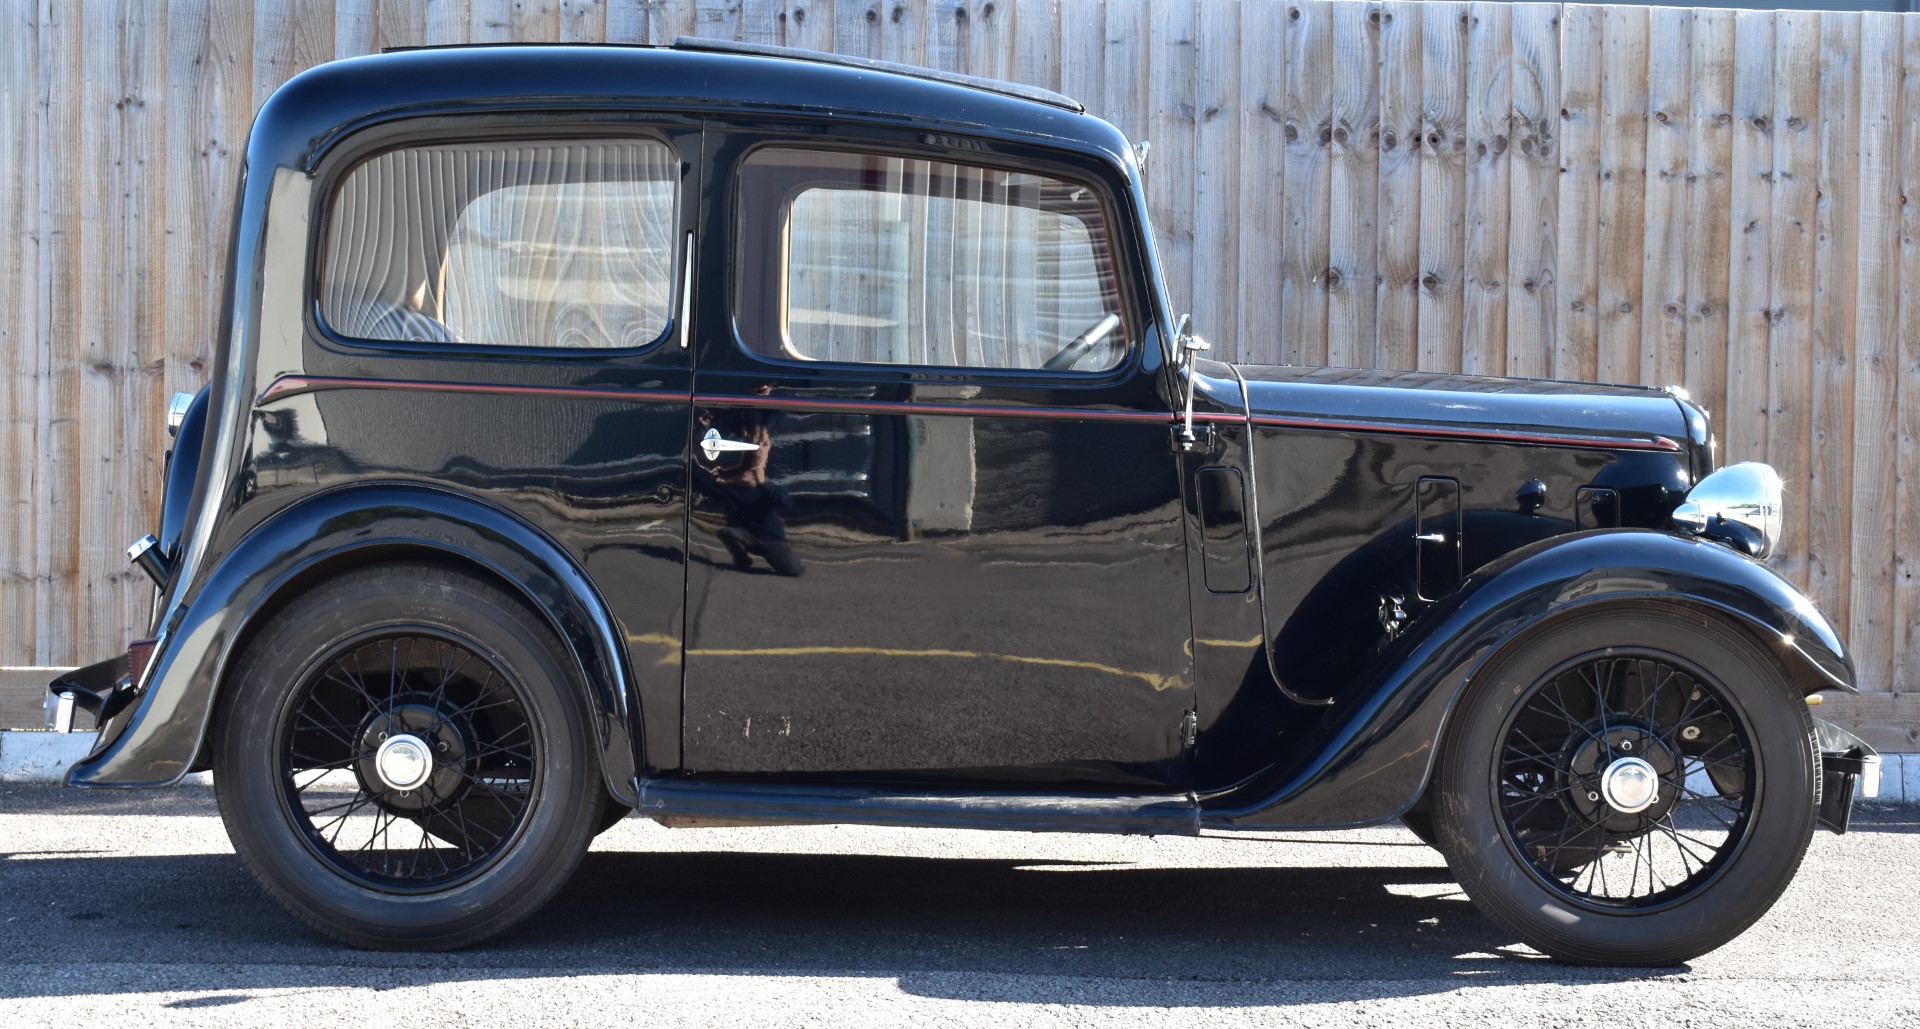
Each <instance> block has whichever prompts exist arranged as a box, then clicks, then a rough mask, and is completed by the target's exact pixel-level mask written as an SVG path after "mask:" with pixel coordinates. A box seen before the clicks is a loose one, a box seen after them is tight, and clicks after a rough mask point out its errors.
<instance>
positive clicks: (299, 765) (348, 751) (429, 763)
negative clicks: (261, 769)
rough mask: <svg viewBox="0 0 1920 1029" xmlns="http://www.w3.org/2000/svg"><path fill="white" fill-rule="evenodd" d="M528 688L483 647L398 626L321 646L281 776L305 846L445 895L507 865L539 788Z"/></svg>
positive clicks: (287, 723) (294, 708)
mask: <svg viewBox="0 0 1920 1029" xmlns="http://www.w3.org/2000/svg"><path fill="white" fill-rule="evenodd" d="M535 729H536V727H535V725H534V723H533V721H532V705H531V703H530V700H529V697H528V695H527V691H526V689H525V687H524V686H523V685H522V684H520V683H519V682H518V681H517V680H516V679H515V678H514V677H513V676H512V675H511V673H509V672H508V671H507V670H506V669H505V668H504V667H503V664H502V662H500V661H499V660H497V659H495V658H493V657H491V656H490V655H488V654H487V653H486V651H485V650H484V649H483V648H482V647H480V646H479V645H478V644H476V643H474V642H473V641H471V640H467V639H465V638H462V637H460V636H458V635H455V634H453V633H450V632H447V631H445V630H441V629H433V628H427V627H424V626H391V627H383V628H381V629H378V630H375V631H372V632H369V633H364V634H361V635H357V636H355V637H352V638H350V639H347V640H345V641H343V642H341V643H340V644H338V645H337V646H335V647H333V648H331V649H329V650H327V651H326V652H324V653H322V654H320V655H318V656H317V657H316V658H315V659H314V660H313V661H312V662H311V663H310V664H309V665H308V666H307V668H306V671H305V672H304V674H302V675H301V676H300V678H299V680H298V681H297V683H296V685H295V688H294V689H293V690H292V691H291V692H290V693H289V694H288V699H287V703H286V706H285V708H284V709H283V714H282V717H281V719H280V728H279V739H278V767H277V769H276V772H277V780H278V783H279V788H280V791H281V796H282V801H283V804H284V807H285V810H286V813H287V815H288V817H289V818H290V819H291V820H292V822H293V824H294V826H295V828H296V829H298V830H299V833H300V835H301V837H302V839H303V842H304V843H305V844H306V846H307V847H308V848H309V849H310V850H311V851H312V852H313V853H314V855H315V856H317V857H319V858H320V859H321V860H322V861H323V862H324V863H325V864H326V865H327V866H328V867H330V868H331V869H332V870H333V871H334V872H336V873H337V874H339V875H341V876H343V877H345V878H347V879H348V880H350V881H352V882H354V883H356V884H358V885H362V886H365V887H369V888H373V889H378V890H383V891H388V892H399V893H406V892H426V891H434V890H441V889H445V888H447V887H450V886H453V885H457V884H458V883H461V882H463V881H466V880H468V879H471V878H472V877H474V876H475V875H478V874H480V873H481V872H483V871H484V870H485V869H486V868H487V867H488V866H489V865H491V864H492V863H493V862H494V861H496V860H497V859H498V858H499V857H500V856H501V855H502V854H504V853H505V852H506V851H507V850H508V848H510V847H511V846H512V843H513V841H514V839H515V837H516V835H517V834H518V833H519V832H520V830H521V828H522V827H523V826H524V824H525V823H526V821H527V816H528V814H529V811H530V810H531V808H532V805H533V802H534V798H535V796H537V793H538V791H537V785H538V783H537V781H536V780H537V777H538V775H539V768H540V758H541V755H540V752H539V748H540V734H539V733H538V732H536V731H535Z"/></svg>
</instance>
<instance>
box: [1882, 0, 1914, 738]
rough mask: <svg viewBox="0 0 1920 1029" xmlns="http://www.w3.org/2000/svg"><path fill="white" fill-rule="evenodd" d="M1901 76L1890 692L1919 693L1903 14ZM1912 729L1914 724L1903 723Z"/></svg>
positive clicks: (1909, 38)
mask: <svg viewBox="0 0 1920 1029" xmlns="http://www.w3.org/2000/svg"><path fill="white" fill-rule="evenodd" d="M1901 28H1902V33H1901V36H1902V39H1901V44H1902V45H1901V78H1900V99H1899V102H1900V120H1899V126H1898V128H1899V133H1900V163H1899V169H1900V171H1899V181H1900V187H1899V188H1900V198H1899V199H1900V206H1899V214H1900V287H1899V288H1900V318H1899V324H1898V329H1899V340H1900V346H1899V364H1900V367H1899V375H1900V382H1899V394H1898V398H1897V399H1898V404H1899V424H1898V427H1897V428H1896V430H1895V434H1894V442H1895V444H1896V449H1897V451H1898V457H1897V465H1896V474H1895V478H1894V482H1895V484H1896V486H1897V488H1898V493H1897V495H1896V497H1895V508H1896V510H1895V516H1894V539H1896V540H1899V541H1900V542H1901V545H1897V546H1895V547H1894V550H1893V563H1894V583H1893V625H1894V639H1893V650H1894V666H1893V677H1892V680H1891V681H1890V682H1889V683H1888V684H1887V688H1888V689H1890V690H1896V691H1901V692H1909V693H1911V692H1920V576H1916V575H1915V574H1914V571H1915V564H1916V562H1915V560H1914V558H1913V557H1911V556H1909V555H1910V554H1911V552H1912V549H1913V548H1912V547H1911V546H1910V545H1908V541H1911V540H1915V539H1920V18H1912V17H1908V18H1902V19H1901ZM1909 728H1912V727H1909Z"/></svg>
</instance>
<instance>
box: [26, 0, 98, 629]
mask: <svg viewBox="0 0 1920 1029" xmlns="http://www.w3.org/2000/svg"><path fill="white" fill-rule="evenodd" d="M79 19H80V12H79V11H77V10H75V9H73V8H71V7H68V6H66V5H64V4H55V3H45V4H43V5H42V6H41V8H40V43H41V46H40V95H41V96H42V97H43V98H44V103H45V104H46V115H45V118H44V120H43V121H42V123H41V126H42V138H43V140H44V141H45V143H44V146H43V147H42V149H41V151H40V262H41V263H40V280H41V287H40V293H39V300H40V304H39V311H38V312H37V322H38V333H39V346H40V351H41V352H40V358H39V366H40V377H39V379H40V381H39V385H40V388H39V390H38V392H37V396H36V398H35V399H36V402H37V404H38V406H37V408H36V414H35V422H36V424H35V427H34V433H35V437H36V442H37V445H38V447H39V458H40V467H39V469H38V471H37V474H36V475H35V477H34V489H33V494H34V511H35V513H36V517H35V520H34V527H33V528H34V569H33V578H34V617H35V620H36V622H37V624H38V625H39V628H40V632H39V635H38V637H37V638H36V640H35V644H34V661H33V663H35V664H53V663H55V662H62V663H64V662H67V661H71V660H74V659H75V658H74V657H73V655H77V654H78V653H79V652H80V650H79V647H77V646H76V645H75V642H76V641H75V638H74V637H75V633H74V626H75V622H76V620H77V619H79V618H81V617H85V618H94V617H96V616H95V615H94V614H93V613H92V612H94V611H97V610H99V609H100V605H99V603H98V600H99V598H98V596H97V594H96V592H95V591H96V590H97V589H98V588H99V586H98V584H94V583H83V582H80V581H78V573H79V551H78V532H79V525H78V522H77V514H76V509H77V508H79V507H81V506H83V505H85V504H88V503H90V502H91V501H92V500H93V498H92V497H89V496H86V495H84V494H82V492H81V487H80V483H81V481H82V480H81V476H80V465H81V463H82V462H83V461H84V460H85V458H84V457H83V456H82V452H81V450H80V449H79V442H80V439H79V434H78V432H77V428H76V423H77V422H78V421H79V419H75V418H71V417H64V416H63V413H71V412H73V411H78V410H82V408H81V406H80V404H81V394H80V375H79V371H78V368H77V365H79V364H80V363H81V361H82V360H83V359H84V353H85V349H86V346H87V344H86V341H85V338H84V336H83V331H84V330H83V328H82V327H81V325H80V324H79V322H78V320H77V319H76V318H75V317H74V315H75V312H76V311H77V305H78V303H79V296H80V266H81V253H80V251H81V238H82V236H83V235H84V232H83V227H82V225H81V224H80V219H81V203H80V195H79V194H80V189H81V184H82V179H83V178H85V177H87V171H86V169H85V168H84V167H83V160H84V158H83V155H82V148H83V145H84V141H85V140H86V139H87V138H88V136H89V133H88V131H87V129H88V128H89V126H88V125H87V124H84V122H85V121H86V116H85V113H84V112H86V110H87V107H88V102H87V97H86V96H85V95H84V94H83V93H82V82H83V81H84V79H83V73H82V69H81V62H80V55H81V52H82V49H83V47H84V43H85V38H84V36H83V35H82V30H81V26H80V24H79ZM83 612H84V614H83Z"/></svg>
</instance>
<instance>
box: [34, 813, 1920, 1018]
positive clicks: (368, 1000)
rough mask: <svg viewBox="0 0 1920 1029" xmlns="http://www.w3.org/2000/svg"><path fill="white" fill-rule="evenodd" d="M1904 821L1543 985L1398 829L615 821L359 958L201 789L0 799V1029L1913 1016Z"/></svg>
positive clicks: (1916, 972)
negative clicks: (1640, 963)
mask: <svg viewBox="0 0 1920 1029" xmlns="http://www.w3.org/2000/svg"><path fill="white" fill-rule="evenodd" d="M1916 868H1920V811H1916V810H1915V809H1913V808H1893V809H1888V808H1881V809H1878V810H1868V812H1867V814H1866V817H1865V818H1864V819H1860V820H1857V821H1856V827H1855V832H1854V833H1852V834H1850V835H1848V836H1845V837H1834V836H1831V835H1827V834H1824V833H1822V834H1820V835H1819V836H1817V837H1816V838H1815V840H1814V844H1813V849H1812V851H1811V852H1810V854H1809V856H1808V859H1807V864H1806V866H1805V868H1804V869H1803V870H1802V872H1801V874H1800V877H1799V879H1798V880H1796V882H1795V883H1794V885H1793V887H1792V889H1791V890H1790V891H1789V892H1788V893H1787V895H1786V897H1785V898H1784V899H1783V900H1782V902H1781V903H1780V904H1779V905H1778V906H1777V907H1776V908H1775V909H1774V911H1773V912H1772V913H1771V914H1770V915H1769V916H1768V917H1767V918H1766V919H1764V920H1763V921H1762V922H1761V923H1760V924H1758V925H1757V926H1755V927H1754V928H1753V929H1751V930H1749V931H1748V932H1747V933H1746V934H1745V935H1744V936H1742V937H1741V938H1740V939H1738V940H1736V941H1735V942H1734V943H1732V944H1731V945H1729V946H1727V947H1725V948H1723V949H1722V950H1720V951H1718V952H1716V953H1713V954H1709V955H1707V956H1705V957H1703V958H1700V959H1699V960H1697V961H1695V962H1694V963H1693V964H1692V965H1690V966H1687V967H1682V968H1676V969H1670V970H1662V971H1655V972H1647V971H1613V970H1599V969H1572V968H1566V967H1562V966H1559V965H1555V964H1552V963H1550V962H1547V961H1545V960H1543V959H1541V958H1540V957H1538V956H1537V955H1534V954H1533V953H1532V952H1530V951H1528V950H1526V949H1525V948H1523V947H1520V946H1518V945H1517V944H1515V943H1514V942H1513V941H1512V940H1511V939H1508V938H1505V937H1503V935H1502V934H1501V933H1500V932H1499V931H1498V930H1497V929H1495V928H1494V927H1493V926H1492V925H1491V924H1490V923H1488V922H1487V921H1486V920H1484V919H1482V918H1481V917H1480V916H1479V915H1478V914H1477V913H1475V912H1474V910H1473V909H1472V908H1471V907H1470V906H1469V904H1468V903H1467V901H1466V900H1465V899H1464V898H1463V897H1462V896H1461V895H1460V894H1459V892H1458V888H1457V887H1456V886H1455V885H1454V884H1453V883H1452V882H1451V880H1450V877H1449V875H1448V872H1447V870H1446V868H1445V866H1444V864H1443V863H1442V862H1441V861H1440V859H1439V856H1438V855H1437V854H1435V853H1434V852H1432V851H1430V850H1428V849H1427V848H1425V847H1423V846H1421V845H1420V844H1419V843H1418V842H1417V841H1415V840H1414V838H1413V837H1412V836H1411V835H1410V834H1408V833H1406V832H1404V831H1402V830H1400V829H1398V828H1393V829H1376V830H1366V831H1357V832H1342V833H1333V834H1322V835H1306V834H1299V835H1294V834H1287V835H1274V836H1271V837H1266V838H1260V839H1248V838H1231V839H1201V840H1188V839H1144V838H1110V837H1089V836H1058V835H1034V834H1024V833H982V832H964V831H907V830H886V829H864V828H846V827H825V828H806V829H663V828H659V827H657V826H654V825H652V824H651V823H647V822H642V821H639V820H632V819H630V820H628V821H627V822H626V823H625V824H623V825H621V826H619V827H618V828H616V829H615V830H613V831H612V832H610V833H608V834H607V835H605V836H603V837H602V838H601V839H600V841H599V842H598V843H597V844H596V846H595V848H594V850H593V852H592V853H591V854H590V855H589V856H588V858H587V861H586V864H585V865H584V866H583V868H582V869H581V874H580V875H579V876H578V877H577V878H576V879H575V880H574V882H573V883H572V885H571V886H570V887H569V888H568V889H567V890H566V891H565V892H563V893H562V894H561V895H560V897H559V899H558V900H557V901H556V902H555V903H554V904H553V905H552V906H550V907H549V908H548V909H547V910H546V911H544V912H543V913H541V914H540V915H538V916H536V918H535V919H534V920H533V921H532V922H530V923H528V924H527V925H525V926H523V927H522V928H521V929H520V930H519V931H517V932H516V933H514V934H512V935H511V936H510V937H509V938H507V939H505V940H502V941H498V942H496V943H493V944H489V945H486V946H483V947H481V948H478V949H474V950H469V951H463V952H460V953H457V954H428V955H415V954H400V955H391V954H368V953H361V952H357V951H352V950H347V949H345V948H341V947H337V946H333V945H331V944H328V943H326V942H323V941H321V940H320V939H318V938H316V937H314V936H313V935H311V934H310V933H308V932H307V931H306V930H305V929H303V928H302V927H301V926H300V925H298V924H297V923H295V922H294V920H293V919H291V918H290V917H288V916H286V915H284V914H283V913H282V912H281V911H280V909H279V908H278V907H276V906H275V905H274V904H273V903H272V902H271V901H269V900H268V899H267V898H266V897H265V896H264V895H263V894H261V892H260V891H259V890H258V889H257V888H256V887H255V886H254V884H253V882H252V880H251V879H249V878H248V877H247V875H246V873H245V871H244V870H242V869H241V868H240V866H239V863H238V862H237V860H235V858H234V857H233V855H232V852H231V850H230V849H229V848H228V845H227V840H226V836H225V833H224V831H223V830H222V829H221V827H220V824H219V820H218V818H217V817H216V815H215V811H214V803H213V797H212V794H211V792H210V791H209V790H207V789H205V788H204V787H183V788H181V789H178V790H174V791H169V792H159V793H91V792H82V791H69V790H64V789H62V788H60V787H55V786H42V785H0V927H4V928H3V931H0V1024H4V1025H7V1026H26V1025H58V1026H61V1027H63V1029H64V1027H70V1026H74V1025H80V1024H91V1023H97V1022H103V1021H113V1022H116V1023H119V1024H127V1023H133V1022H159V1023H179V1022H191V1023H208V1024H232V1025H260V1024H273V1023H279V1024H289V1025H312V1024H324V1023H326V1022H329V1021H333V1020H339V1021H342V1022H347V1021H351V1022H355V1023H359V1022H366V1021H373V1022H375V1023H378V1024H391V1025H408V1026H414V1025H427V1024H437V1023H441V1022H455V1021H457V1022H479V1023H487V1024H504V1023H511V1024H515V1025H543V1024H554V1025H573V1024H580V1023H583V1022H586V1023H616V1022H617V1023H623V1024H643V1025H673V1024H723V1025H726V1026H728V1027H730V1029H735V1027H746V1026H758V1025H780V1026H787V1025H849V1024H854V1025H863V1024H864V1025H892V1024H898V1023H900V1022H902V1021H905V1020H913V1021H916V1022H919V1023H922V1024H936V1025H945V1024H965V1025H989V1024H990V1025H1125V1026H1129V1027H1138V1026H1141V1025H1143V1024H1153V1025H1160V1024H1168V1025H1217V1024H1220V1023H1222V1022H1228V1023H1233V1022H1246V1023H1258V1024H1290V1025H1422V1026H1434V1027H1443V1026H1456V1025H1458V1026H1475V1027H1480V1026H1490V1025H1595V1026H1599V1025H1608V1026H1615V1025H1620V1024H1635V1025H1640V1024H1694V1023H1697V1024H1702V1025H1714V1026H1725V1025H1740V1024H1765V1025H1769V1026H1785V1025H1808V1026H1821V1027H1829V1026H1832V1025H1835V1024H1849V1025H1859V1024H1878V1025H1889V1026H1891V1025H1913V1024H1916V1023H1920V876H1916V873H1915V871H1914V870H1915V869H1916Z"/></svg>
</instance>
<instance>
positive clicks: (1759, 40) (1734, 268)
mask: <svg viewBox="0 0 1920 1029" xmlns="http://www.w3.org/2000/svg"><path fill="white" fill-rule="evenodd" d="M1733 49H1734V59H1733V109H1732V114H1733V126H1732V133H1733V146H1732V155H1731V157H1730V162H1731V163H1730V165H1729V178H1730V181H1729V183H1728V204H1729V208H1728V212H1727V224H1728V236H1727V238H1728V253H1727V345H1728V349H1727V371H1726V390H1727V403H1726V406H1725V407H1724V408H1722V409H1721V412H1720V417H1719V425H1720V441H1721V442H1720V446H1721V453H1722V454H1724V455H1726V460H1728V461H1754V460H1765V459H1766V456H1767V431H1768V429H1767V426H1768V418H1767V415H1768V408H1767V370H1768V368H1767V362H1766V360H1765V356H1766V341H1767V327H1768V322H1770V321H1771V320H1772V318H1771V313H1770V310H1769V304H1770V301H1769V293H1768V280H1769V277H1770V272H1771V268H1772V246H1773V125H1774V118H1773V13H1772V12H1771V11H1740V12H1737V14H1736V16H1735V19H1734V45H1733Z"/></svg>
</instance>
